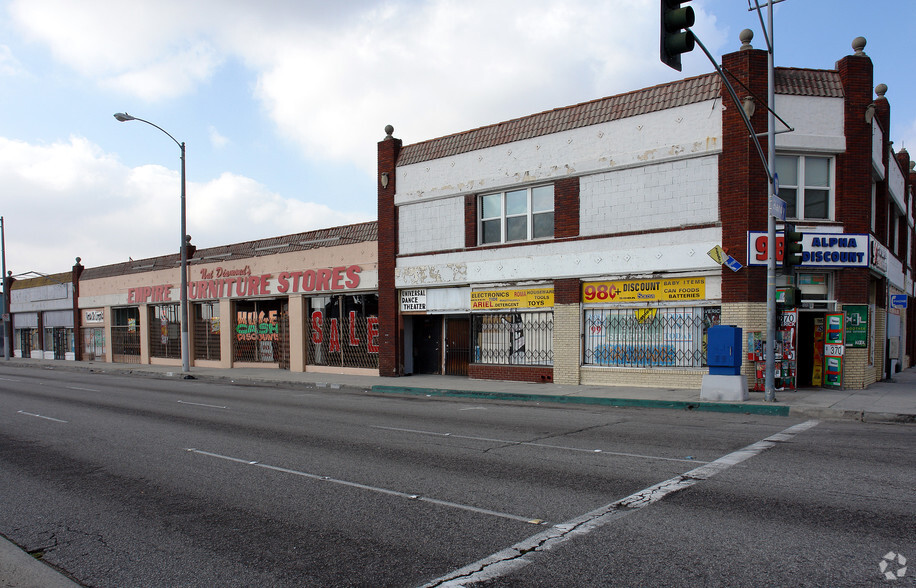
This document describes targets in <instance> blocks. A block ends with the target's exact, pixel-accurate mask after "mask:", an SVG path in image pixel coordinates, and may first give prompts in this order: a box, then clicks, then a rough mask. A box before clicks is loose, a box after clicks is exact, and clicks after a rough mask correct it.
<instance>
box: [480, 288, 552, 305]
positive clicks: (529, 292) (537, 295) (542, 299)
mask: <svg viewBox="0 0 916 588" xmlns="http://www.w3.org/2000/svg"><path fill="white" fill-rule="evenodd" d="M552 307H553V288H528V289H511V290H479V291H477V292H471V310H505V309H522V308H552Z"/></svg>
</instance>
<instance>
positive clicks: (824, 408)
mask: <svg viewBox="0 0 916 588" xmlns="http://www.w3.org/2000/svg"><path fill="white" fill-rule="evenodd" d="M0 366H10V367H41V368H44V369H57V370H74V371H90V372H102V373H113V374H120V375H136V376H144V377H157V378H175V379H178V378H181V377H182V374H181V368H180V367H178V366H160V365H138V364H121V363H104V362H92V361H82V362H73V361H55V360H39V359H15V358H14V359H11V360H9V361H6V362H4V361H2V360H0ZM191 376H193V377H194V378H196V379H201V380H209V381H224V382H226V383H242V382H247V383H252V384H261V385H275V386H309V387H327V388H341V387H346V388H357V389H362V390H367V391H371V392H373V393H376V394H406V395H423V396H448V397H461V398H476V399H480V400H503V401H518V402H542V403H546V402H550V403H563V404H592V405H600V406H621V407H626V406H630V407H643V408H668V409H675V410H697V411H712V412H733V413H750V414H765V415H774V416H792V417H815V418H822V419H851V420H858V421H864V422H900V423H916V367H913V368H910V369H908V370H906V371H903V372H901V373H898V374H896V375H895V376H894V378H893V380H887V381H882V382H877V383H875V384H872V385H871V386H870V387H869V388H868V389H866V390H831V389H826V388H808V389H802V390H795V391H792V390H786V391H777V392H776V402H765V401H764V399H763V392H751V393H750V400H748V401H746V402H711V401H707V400H702V399H701V398H700V391H699V390H689V389H674V388H644V387H636V386H574V385H564V384H535V383H529V382H505V381H496V380H472V379H470V378H466V377H462V376H437V375H412V376H405V377H400V378H382V377H377V376H356V375H350V374H325V373H315V372H305V373H301V372H290V371H288V370H279V369H270V368H234V369H221V368H204V367H192V368H191Z"/></svg>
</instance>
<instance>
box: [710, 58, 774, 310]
mask: <svg viewBox="0 0 916 588" xmlns="http://www.w3.org/2000/svg"><path fill="white" fill-rule="evenodd" d="M767 61H768V60H767V52H766V51H763V50H760V49H747V50H742V51H738V52H735V53H730V54H728V55H724V56H723V57H722V64H723V66H724V68H725V69H726V70H727V71H728V73H729V74H730V76H733V77H730V80H731V81H732V85H733V86H734V87H735V91H736V93H737V94H738V97H739V99H740V98H743V97H744V96H746V95H748V90H750V92H752V93H753V94H754V95H755V96H766V95H767ZM734 78H737V79H738V80H740V81H741V82H742V83H743V84H744V86H746V87H747V88H748V90H745V89H744V88H742V87H741V85H740V84H738V83H736V82H735V81H734ZM721 93H722V153H721V154H720V155H719V219H720V220H721V222H722V246H723V247H724V248H725V249H726V250H727V251H728V252H729V254H731V255H732V256H733V257H734V258H735V259H737V260H738V261H740V262H741V263H742V264H744V265H745V266H747V232H748V231H765V230H766V228H767V215H768V214H769V207H768V205H767V204H768V203H767V192H768V190H769V183H768V182H767V172H766V167H765V165H764V163H763V161H762V160H761V158H760V154H759V152H758V151H757V147H756V146H755V145H754V142H753V140H752V139H751V138H750V133H749V132H748V130H747V126H746V125H745V124H744V121H743V119H742V118H741V115H740V113H739V110H738V109H740V108H741V105H740V104H735V103H734V100H732V98H731V96H730V95H729V93H728V90H727V89H726V88H725V87H724V86H723V87H722V90H721ZM751 124H752V125H753V126H754V131H755V133H763V132H766V126H767V112H766V108H762V107H760V105H758V107H757V112H756V113H755V114H754V116H753V117H751ZM760 144H761V147H762V148H763V152H764V153H766V150H767V143H766V137H765V136H764V137H760ZM765 300H766V268H765V267H750V266H747V267H746V268H745V269H744V270H742V271H740V272H733V271H731V270H725V269H723V270H722V301H723V302H759V301H765Z"/></svg>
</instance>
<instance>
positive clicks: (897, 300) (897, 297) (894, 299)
mask: <svg viewBox="0 0 916 588" xmlns="http://www.w3.org/2000/svg"><path fill="white" fill-rule="evenodd" d="M891 308H906V294H891Z"/></svg>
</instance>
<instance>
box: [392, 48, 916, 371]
mask: <svg viewBox="0 0 916 588" xmlns="http://www.w3.org/2000/svg"><path fill="white" fill-rule="evenodd" d="M864 45H865V41H864V39H857V40H856V41H855V42H854V43H853V46H854V50H855V53H854V54H853V55H849V56H846V57H843V58H842V59H841V60H840V61H839V62H837V65H836V68H835V69H833V70H815V69H798V68H784V67H780V68H777V69H776V88H775V90H776V110H777V112H778V114H779V116H780V117H781V118H782V119H784V120H785V121H787V122H788V124H789V125H791V127H792V131H791V132H785V133H779V134H778V135H777V136H776V150H777V161H776V170H777V172H778V174H779V178H780V196H781V197H782V198H783V199H785V200H786V201H787V207H788V220H789V222H794V223H795V224H796V225H797V227H798V229H799V230H801V231H803V232H804V234H805V236H804V246H805V251H806V253H805V255H806V257H805V261H804V263H803V265H802V266H801V267H800V268H799V269H798V270H797V274H796V276H795V277H794V278H791V279H790V278H788V277H784V276H780V281H781V284H780V285H781V286H784V287H786V288H787V290H790V291H791V290H793V289H794V287H798V288H799V289H800V290H801V298H802V301H801V304H800V308H799V311H798V313H797V314H796V315H793V316H794V318H792V321H794V326H793V329H792V330H790V331H789V333H791V343H789V339H788V335H787V339H786V343H785V351H786V354H785V358H786V359H789V358H791V360H792V362H793V363H792V364H791V370H792V371H791V374H792V380H793V385H794V384H795V383H797V384H798V385H800V386H805V385H812V384H814V385H817V384H820V383H824V374H823V373H822V371H823V368H824V365H823V364H824V357H823V353H824V344H825V330H828V331H829V329H828V326H829V325H831V324H833V322H834V321H835V320H839V319H837V318H836V317H837V315H840V316H842V317H844V322H845V323H846V324H845V325H843V327H844V328H845V327H848V329H849V337H848V338H846V339H844V340H843V342H842V343H841V344H840V346H839V347H838V348H832V349H840V351H839V353H841V354H842V357H841V361H840V362H839V363H837V366H839V365H842V379H841V381H839V380H836V381H833V382H832V383H833V384H841V385H844V386H847V387H852V388H860V387H863V386H867V385H868V384H870V383H872V382H874V381H876V380H879V379H882V378H883V377H885V376H886V375H889V374H891V373H893V371H894V370H896V369H898V368H899V367H906V366H908V365H910V363H911V361H912V360H911V358H912V357H913V356H914V349H913V347H914V346H913V343H914V339H916V336H914V322H916V321H914V314H913V310H912V309H913V305H912V300H911V299H912V297H913V295H914V289H913V279H912V278H913V258H914V238H913V194H912V192H913V185H914V181H916V177H914V174H913V172H912V171H911V169H910V167H911V166H910V161H909V156H908V154H907V153H906V152H905V151H903V150H901V151H900V152H896V153H895V152H894V151H893V148H892V144H891V143H890V141H889V138H888V129H889V128H890V125H889V122H890V106H889V103H888V100H887V99H886V98H885V95H884V94H885V92H886V91H887V90H886V87H884V86H883V85H881V86H878V88H877V94H878V95H877V96H875V95H874V94H873V90H872V89H873V87H874V80H873V73H872V72H873V68H872V61H871V59H870V58H869V57H868V56H867V55H866V54H865V53H864ZM723 65H724V69H725V70H726V71H727V72H728V75H729V76H730V77H731V79H732V80H733V84H734V85H735V86H736V87H738V88H739V90H738V91H739V92H740V93H741V96H742V97H744V96H748V97H751V98H752V100H746V101H747V102H755V103H756V106H757V107H756V112H755V113H754V114H753V115H752V116H751V121H752V124H753V125H754V126H755V129H756V131H757V132H758V133H763V134H764V136H763V137H762V140H763V142H764V149H766V145H765V141H766V137H765V132H766V125H767V112H766V108H765V107H764V106H763V105H765V104H766V89H767V54H766V52H765V51H762V50H758V49H754V48H752V47H751V46H750V44H749V43H747V42H746V43H745V44H744V45H743V46H742V47H741V48H740V50H739V51H736V52H734V53H731V54H728V55H725V56H724V58H723ZM735 80H736V81H735ZM739 82H740V83H739ZM740 107H741V106H739V105H736V104H734V103H733V102H732V101H731V100H730V99H729V98H728V94H727V92H726V91H725V89H724V88H723V85H722V82H721V81H720V79H719V78H718V77H717V76H716V75H715V74H709V75H702V76H698V77H693V78H687V79H683V80H678V81H675V82H671V83H667V84H663V85H659V86H655V87H652V88H646V89H642V90H636V91H633V92H629V93H626V94H621V95H617V96H611V97H608V98H602V99H599V100H594V101H591V102H586V103H582V104H577V105H574V106H569V107H565V108H557V109H555V110H551V111H548V112H542V113H538V114H534V115H530V116H525V117H522V118H518V119H514V120H510V121H506V122H502V123H498V124H494V125H489V126H485V127H481V128H477V129H473V130H469V131H465V132H461V133H457V134H454V135H449V136H446V137H440V138H437V139H431V140H427V141H422V142H418V143H414V144H409V145H404V144H403V143H402V141H401V140H399V139H396V138H395V137H394V136H393V128H392V127H391V126H389V127H387V128H386V134H387V136H386V137H385V138H384V139H383V140H382V141H380V142H379V144H378V172H379V186H378V214H379V219H378V223H379V224H378V227H379V318H380V328H381V341H382V346H381V352H380V353H381V355H380V365H379V371H380V373H381V374H382V375H388V376H397V375H402V374H409V373H443V374H468V375H470V376H471V377H480V378H497V379H508V380H528V381H554V382H557V383H571V384H580V383H581V384H635V385H647V386H678V387H684V386H688V387H690V386H692V387H699V386H700V384H701V379H702V375H703V374H704V373H706V372H707V369H706V367H705V365H706V364H705V360H706V358H705V351H706V350H705V342H706V329H707V328H708V327H709V326H710V325H713V324H718V323H723V324H734V325H738V326H740V327H742V328H743V330H744V331H745V333H748V334H753V333H756V332H759V331H765V325H766V268H765V266H764V265H762V264H763V263H765V262H763V261H761V260H765V258H766V251H765V246H766V239H763V240H761V238H760V237H761V234H764V236H765V231H766V227H767V214H768V194H767V192H768V187H767V186H768V184H767V176H766V172H765V170H764V167H763V164H762V163H761V161H760V159H759V156H758V152H757V150H756V148H755V147H754V145H753V143H752V141H751V139H750V137H749V133H748V130H747V128H746V127H745V125H744V122H743V121H742V119H741V117H740V115H739V114H738V110H737V109H738V108H740ZM716 246H722V247H723V248H724V249H725V250H726V251H727V252H728V253H729V254H730V255H731V256H732V257H734V258H735V259H736V260H738V261H739V262H740V263H741V264H742V265H743V268H742V269H740V270H738V271H732V270H731V269H727V268H725V267H723V266H722V265H720V264H719V263H717V262H716V261H714V260H713V258H712V257H711V256H710V255H709V254H708V253H707V252H709V251H710V250H712V249H714V248H715V247H716ZM901 296H902V298H901ZM906 299H910V303H909V306H908V308H909V310H908V311H906V310H901V309H899V308H892V307H893V306H897V305H899V303H900V301H901V300H906ZM907 313H908V314H907ZM828 335H829V336H830V337H833V336H834V335H835V333H834V332H828ZM844 335H845V333H844ZM750 341H752V340H750ZM831 341H833V339H831ZM752 351H753V350H751V349H746V350H745V352H752ZM746 357H747V356H746ZM752 359H753V357H752ZM786 365H787V366H788V365H790V364H789V363H788V362H786ZM755 367H756V366H755V363H754V362H753V361H751V360H746V361H745V365H744V368H743V369H744V371H745V373H747V374H749V375H753V372H754V370H755ZM786 369H787V372H786V373H787V374H788V373H789V371H788V367H787V368H786ZM796 371H797V377H796ZM796 379H797V382H796V381H795V380H796ZM752 381H753V378H752Z"/></svg>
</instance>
